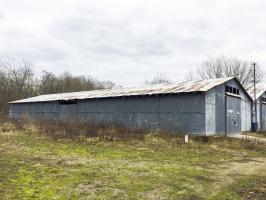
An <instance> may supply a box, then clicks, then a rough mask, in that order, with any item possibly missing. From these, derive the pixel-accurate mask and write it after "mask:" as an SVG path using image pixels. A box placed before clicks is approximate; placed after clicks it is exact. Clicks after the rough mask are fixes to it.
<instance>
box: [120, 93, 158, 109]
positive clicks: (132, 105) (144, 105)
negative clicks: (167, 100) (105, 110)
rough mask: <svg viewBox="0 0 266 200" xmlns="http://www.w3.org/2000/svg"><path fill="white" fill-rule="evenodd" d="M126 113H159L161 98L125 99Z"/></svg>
mask: <svg viewBox="0 0 266 200" xmlns="http://www.w3.org/2000/svg"><path fill="white" fill-rule="evenodd" d="M125 109H126V112H137V113H138V112H141V113H142V112H159V97H158V96H150V97H131V98H126V99H125Z"/></svg>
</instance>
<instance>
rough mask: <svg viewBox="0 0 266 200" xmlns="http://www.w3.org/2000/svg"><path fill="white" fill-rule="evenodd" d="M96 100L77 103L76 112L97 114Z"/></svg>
mask: <svg viewBox="0 0 266 200" xmlns="http://www.w3.org/2000/svg"><path fill="white" fill-rule="evenodd" d="M98 111H99V108H98V100H97V99H87V100H83V101H78V112H79V113H83V112H84V113H90V112H91V113H95V112H98Z"/></svg>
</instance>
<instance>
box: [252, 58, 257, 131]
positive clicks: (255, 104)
mask: <svg viewBox="0 0 266 200" xmlns="http://www.w3.org/2000/svg"><path fill="white" fill-rule="evenodd" d="M252 65H253V68H254V69H253V75H254V77H253V78H254V100H253V105H254V127H253V129H254V130H257V128H258V120H257V97H256V63H255V62H254V63H252Z"/></svg>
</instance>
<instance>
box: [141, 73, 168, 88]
mask: <svg viewBox="0 0 266 200" xmlns="http://www.w3.org/2000/svg"><path fill="white" fill-rule="evenodd" d="M168 83H171V81H170V79H169V78H167V76H166V75H165V74H157V75H156V76H155V77H153V79H152V80H150V81H148V80H147V81H145V82H144V84H145V85H156V84H168Z"/></svg>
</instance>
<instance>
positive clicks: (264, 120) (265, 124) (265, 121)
mask: <svg viewBox="0 0 266 200" xmlns="http://www.w3.org/2000/svg"><path fill="white" fill-rule="evenodd" d="M261 130H266V104H263V103H262V104H261Z"/></svg>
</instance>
